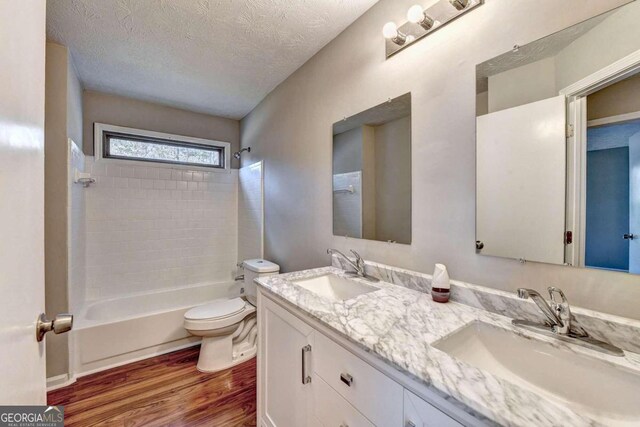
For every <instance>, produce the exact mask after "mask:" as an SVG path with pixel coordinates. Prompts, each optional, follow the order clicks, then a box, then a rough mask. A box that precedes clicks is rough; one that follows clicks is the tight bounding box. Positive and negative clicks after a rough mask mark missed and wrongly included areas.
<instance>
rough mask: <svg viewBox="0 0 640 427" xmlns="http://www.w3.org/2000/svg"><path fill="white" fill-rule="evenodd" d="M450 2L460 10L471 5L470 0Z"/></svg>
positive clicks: (450, 0)
mask: <svg viewBox="0 0 640 427" xmlns="http://www.w3.org/2000/svg"><path fill="white" fill-rule="evenodd" d="M449 2H450V3H451V5H452V6H453V7H455V8H456V9H458V10H463V9H464V8H465V7H467V6H468V5H469V0H449Z"/></svg>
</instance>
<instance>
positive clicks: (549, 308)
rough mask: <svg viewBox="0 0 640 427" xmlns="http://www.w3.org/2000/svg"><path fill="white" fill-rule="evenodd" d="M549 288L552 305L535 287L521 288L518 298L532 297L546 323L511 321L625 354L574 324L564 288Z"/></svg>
mask: <svg viewBox="0 0 640 427" xmlns="http://www.w3.org/2000/svg"><path fill="white" fill-rule="evenodd" d="M547 290H548V291H549V297H550V298H551V305H549V304H548V303H547V301H545V299H544V298H543V297H542V295H540V294H539V293H538V292H537V291H535V290H533V289H526V288H519V289H518V291H517V294H518V298H521V299H527V298H531V299H532V300H533V302H534V303H536V305H537V306H538V308H539V309H540V311H542V313H543V314H544V316H545V317H546V321H545V322H544V323H536V322H531V321H529V320H520V319H514V320H512V322H511V323H512V324H513V325H514V326H518V327H521V328H525V329H530V330H533V331H535V332H540V333H543V334H544V335H547V336H554V337H556V338H559V339H561V340H563V341H568V342H572V343H574V344H578V345H582V346H584V347H588V348H591V349H593V350H598V351H601V352H604V353H607V354H611V355H614V356H624V352H623V351H622V350H621V349H620V348H618V347H616V346H613V345H611V344H609V343H606V342H604V341H600V340H597V339H595V338H592V337H591V336H589V334H588V333H587V331H585V330H584V329H582V328H581V327H580V326H578V325H576V324H573V325H572V323H571V308H570V307H569V301H568V300H567V297H566V296H565V295H564V292H562V289H560V288H556V287H554V286H550V287H548V288H547ZM556 295H557V296H559V297H560V300H557V299H556Z"/></svg>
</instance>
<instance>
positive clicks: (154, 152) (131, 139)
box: [94, 123, 230, 171]
mask: <svg viewBox="0 0 640 427" xmlns="http://www.w3.org/2000/svg"><path fill="white" fill-rule="evenodd" d="M94 144H95V156H96V161H109V162H127V163H137V164H143V165H146V166H158V167H170V168H186V169H203V170H209V171H211V170H214V171H216V170H217V171H225V170H228V169H229V150H230V144H229V143H228V142H221V141H214V140H210V139H202V138H193V137H189V136H182V135H173V134H168V133H161V132H153V131H148V130H142V129H134V128H127V127H122V126H114V125H107V124H104V123H95V124H94Z"/></svg>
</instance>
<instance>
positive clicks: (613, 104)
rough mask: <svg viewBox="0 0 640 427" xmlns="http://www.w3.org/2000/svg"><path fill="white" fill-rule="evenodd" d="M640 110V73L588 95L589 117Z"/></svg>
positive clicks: (594, 117)
mask: <svg viewBox="0 0 640 427" xmlns="http://www.w3.org/2000/svg"><path fill="white" fill-rule="evenodd" d="M637 112H640V74H637V75H635V76H633V77H630V78H628V79H625V80H622V81H621V82H618V83H616V84H613V85H611V86H609V87H606V88H604V89H602V90H599V91H598V92H595V93H593V94H591V95H589V96H588V97H587V119H588V120H594V119H602V118H604V117H611V116H618V115H620V114H628V113H637Z"/></svg>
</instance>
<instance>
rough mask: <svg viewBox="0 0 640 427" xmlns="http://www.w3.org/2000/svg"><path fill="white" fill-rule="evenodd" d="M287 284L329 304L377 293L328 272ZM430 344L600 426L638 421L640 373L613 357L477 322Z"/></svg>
mask: <svg viewBox="0 0 640 427" xmlns="http://www.w3.org/2000/svg"><path fill="white" fill-rule="evenodd" d="M293 283H294V284H295V285H297V286H300V287H302V288H304V289H306V290H308V291H310V292H313V293H315V294H317V295H319V296H321V297H324V298H327V299H329V300H332V301H335V302H340V301H345V300H350V299H353V298H356V297H358V296H360V295H364V294H368V293H371V292H375V291H377V290H378V289H379V288H377V287H376V286H374V285H371V284H368V283H365V281H364V280H362V279H358V280H354V279H350V278H345V277H341V276H339V275H336V274H331V273H330V274H325V275H321V276H316V277H312V278H308V279H301V280H295V281H293ZM431 346H432V347H434V348H436V349H438V350H440V351H443V352H444V353H447V354H448V355H449V356H451V357H453V358H455V359H457V360H458V361H461V362H464V363H466V364H468V365H471V366H472V367H475V368H478V369H481V370H484V371H486V372H489V373H491V374H493V375H495V376H496V377H499V378H502V379H504V380H506V381H509V382H511V383H513V384H516V385H518V386H520V387H522V388H524V389H526V390H529V391H531V392H534V393H537V394H538V395H541V396H544V397H546V398H547V399H549V400H551V401H552V402H557V403H559V404H561V405H567V406H569V407H570V408H571V409H572V410H573V411H575V412H577V413H582V414H587V415H588V416H589V417H590V418H591V419H594V420H597V421H598V422H600V423H602V424H605V425H612V426H613V425H615V426H631V425H636V426H637V425H639V423H640V373H639V372H638V371H636V370H634V369H630V368H627V367H625V366H623V364H620V363H614V362H613V360H614V359H616V358H615V357H611V356H604V355H601V354H597V353H595V352H592V351H591V350H584V349H581V348H580V349H573V350H572V347H571V345H569V344H566V343H563V342H560V341H558V342H557V343H555V342H553V343H552V342H549V340H547V341H545V340H544V337H542V336H541V337H540V338H537V337H536V333H535V332H527V333H524V332H523V333H517V332H515V331H514V330H513V329H508V328H505V327H500V326H496V325H493V324H490V323H485V322H482V321H474V322H472V323H470V324H467V325H465V326H463V327H462V328H460V329H458V330H456V331H454V332H452V333H451V334H449V335H447V336H445V337H443V338H441V339H439V340H437V341H435V342H433V343H431ZM513 410H514V411H517V410H518V408H514V409H513ZM559 421H560V420H559Z"/></svg>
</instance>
